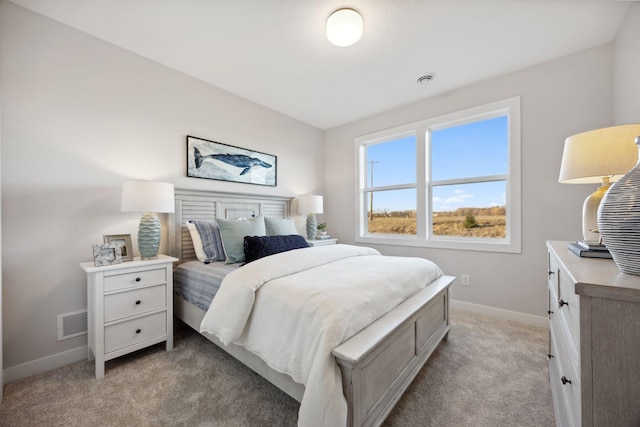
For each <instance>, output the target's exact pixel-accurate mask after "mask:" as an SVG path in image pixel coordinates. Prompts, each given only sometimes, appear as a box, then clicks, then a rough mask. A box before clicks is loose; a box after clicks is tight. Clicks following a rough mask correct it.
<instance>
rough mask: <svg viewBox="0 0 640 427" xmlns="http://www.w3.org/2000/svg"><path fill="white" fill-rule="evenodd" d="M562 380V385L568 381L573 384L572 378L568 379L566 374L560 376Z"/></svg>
mask: <svg viewBox="0 0 640 427" xmlns="http://www.w3.org/2000/svg"><path fill="white" fill-rule="evenodd" d="M560 381H562V385H565V384H566V383H569V384H571V380H568V379H567V377H565V376H564V375H563V376H562V378H560Z"/></svg>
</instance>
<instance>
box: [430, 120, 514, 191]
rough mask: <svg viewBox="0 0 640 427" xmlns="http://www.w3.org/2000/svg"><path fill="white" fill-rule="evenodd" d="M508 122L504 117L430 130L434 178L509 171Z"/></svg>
mask: <svg viewBox="0 0 640 427" xmlns="http://www.w3.org/2000/svg"><path fill="white" fill-rule="evenodd" d="M508 125H509V122H508V118H507V116H502V117H497V118H495V119H488V120H482V121H479V122H474V123H468V124H465V125H461V126H454V127H450V128H446V129H441V130H436V131H433V132H431V179H432V180H433V181H439V180H443V179H455V178H470V177H474V176H490V175H502V174H506V173H508V172H509V168H508Z"/></svg>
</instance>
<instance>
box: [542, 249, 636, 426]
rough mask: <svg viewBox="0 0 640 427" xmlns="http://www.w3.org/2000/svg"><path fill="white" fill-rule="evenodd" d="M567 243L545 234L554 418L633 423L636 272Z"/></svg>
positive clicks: (566, 422) (570, 421) (574, 423)
mask: <svg viewBox="0 0 640 427" xmlns="http://www.w3.org/2000/svg"><path fill="white" fill-rule="evenodd" d="M567 243H568V242H558V241H550V242H547V249H548V288H549V311H548V314H549V356H548V357H549V360H548V363H549V380H550V383H551V392H552V395H553V404H554V408H555V415H556V424H557V425H558V426H559V427H565V426H567V427H569V426H589V427H591V426H594V427H614V426H615V427H625V426H640V276H635V275H629V274H623V273H621V272H620V270H618V268H617V266H616V264H615V263H614V262H613V260H610V259H596V258H581V257H578V256H577V255H574V254H573V253H572V252H570V251H569V250H568V249H567Z"/></svg>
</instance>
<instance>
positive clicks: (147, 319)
mask: <svg viewBox="0 0 640 427" xmlns="http://www.w3.org/2000/svg"><path fill="white" fill-rule="evenodd" d="M166 334H167V312H166V311H163V312H160V313H155V314H150V315H149V316H144V317H139V318H136V319H132V320H127V321H125V322H121V323H117V324H115V325H111V326H107V327H106V328H104V352H105V353H110V352H112V351H116V350H120V349H121V348H125V347H128V346H130V345H134V344H138V343H140V342H143V341H146V340H149V339H152V338H156V337H160V336H162V335H166Z"/></svg>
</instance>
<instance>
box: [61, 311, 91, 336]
mask: <svg viewBox="0 0 640 427" xmlns="http://www.w3.org/2000/svg"><path fill="white" fill-rule="evenodd" d="M86 333H87V310H82V311H74V312H73V313H66V314H58V341H62V340H66V339H69V338H73V337H77V336H80V335H84V334H86Z"/></svg>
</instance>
